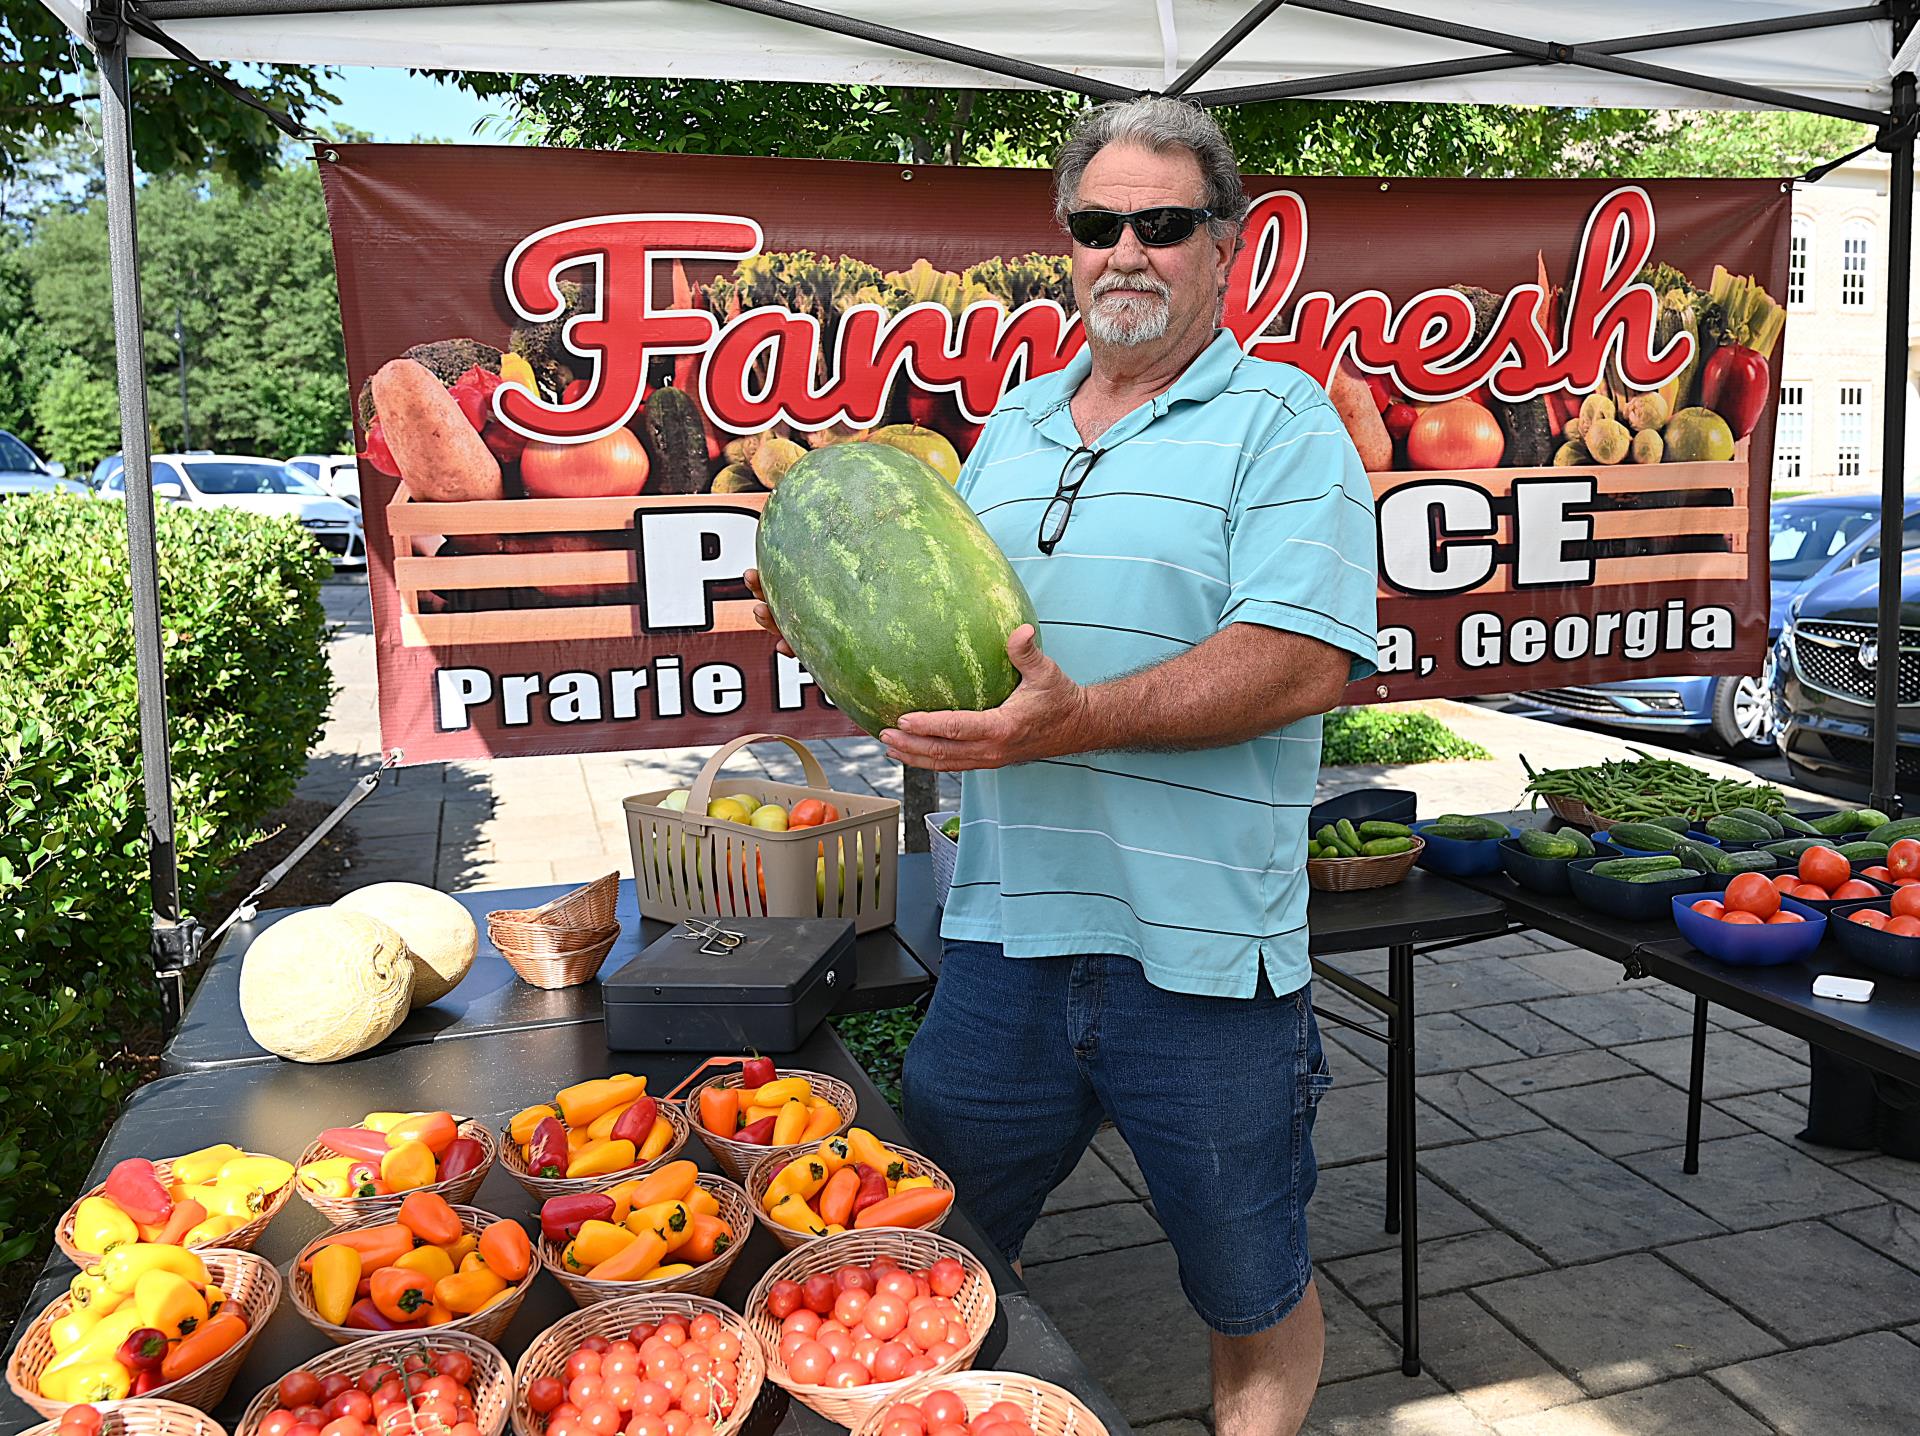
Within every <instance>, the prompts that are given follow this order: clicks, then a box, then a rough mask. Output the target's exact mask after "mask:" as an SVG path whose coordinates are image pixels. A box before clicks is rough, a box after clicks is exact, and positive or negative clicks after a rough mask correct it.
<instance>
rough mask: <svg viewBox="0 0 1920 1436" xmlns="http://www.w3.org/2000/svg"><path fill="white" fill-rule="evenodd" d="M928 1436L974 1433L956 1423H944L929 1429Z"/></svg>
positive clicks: (959, 1435)
mask: <svg viewBox="0 0 1920 1436" xmlns="http://www.w3.org/2000/svg"><path fill="white" fill-rule="evenodd" d="M921 1359H922V1360H924V1359H925V1358H924V1357H923V1358H921ZM929 1364H931V1363H929ZM927 1436H972V1433H970V1432H969V1431H968V1430H967V1428H966V1427H964V1426H962V1425H960V1424H959V1423H958V1422H956V1421H942V1422H941V1423H940V1424H939V1425H938V1426H930V1427H928V1428H927Z"/></svg>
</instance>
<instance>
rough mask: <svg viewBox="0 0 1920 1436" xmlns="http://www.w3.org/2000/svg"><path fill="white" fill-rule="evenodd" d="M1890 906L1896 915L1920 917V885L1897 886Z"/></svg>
mask: <svg viewBox="0 0 1920 1436" xmlns="http://www.w3.org/2000/svg"><path fill="white" fill-rule="evenodd" d="M1889 907H1890V908H1891V910H1892V913H1891V915H1892V916H1894V917H1920V885H1915V886H1912V887H1904V888H1895V889H1894V893H1893V901H1892V903H1891V904H1889Z"/></svg>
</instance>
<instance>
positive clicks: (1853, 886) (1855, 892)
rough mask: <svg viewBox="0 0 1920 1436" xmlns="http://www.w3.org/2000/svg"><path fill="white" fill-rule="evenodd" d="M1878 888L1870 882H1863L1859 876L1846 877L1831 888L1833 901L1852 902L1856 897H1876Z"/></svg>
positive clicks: (1878, 891)
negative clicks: (1838, 884) (1837, 885)
mask: <svg viewBox="0 0 1920 1436" xmlns="http://www.w3.org/2000/svg"><path fill="white" fill-rule="evenodd" d="M1879 896H1880V889H1879V888H1877V887H1875V886H1874V885H1873V884H1872V883H1863V882H1861V881H1860V879H1859V878H1848V879H1847V880H1846V881H1845V882H1843V883H1841V884H1840V886H1839V887H1837V888H1835V889H1834V890H1833V900H1834V901H1835V902H1853V901H1855V900H1857V899H1865V898H1877V897H1879Z"/></svg>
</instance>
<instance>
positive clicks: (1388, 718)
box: [1320, 708, 1493, 768]
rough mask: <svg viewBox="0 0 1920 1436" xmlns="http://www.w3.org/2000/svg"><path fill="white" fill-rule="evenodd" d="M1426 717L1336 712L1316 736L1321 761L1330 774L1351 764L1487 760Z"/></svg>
mask: <svg viewBox="0 0 1920 1436" xmlns="http://www.w3.org/2000/svg"><path fill="white" fill-rule="evenodd" d="M1492 756H1493V754H1491V753H1489V752H1488V751H1487V750H1486V749H1485V748H1482V747H1481V746H1480V745H1479V744H1478V743H1475V742H1472V741H1471V740H1469V739H1466V738H1462V737H1461V736H1460V735H1459V734H1458V733H1456V732H1454V731H1453V729H1451V728H1449V727H1448V726H1447V725H1446V724H1444V723H1442V722H1441V721H1440V720H1439V719H1438V718H1435V717H1434V716H1433V715H1432V714H1430V713H1422V712H1420V711H1419V710H1418V709H1406V708H1398V709H1396V708H1337V709H1335V710H1334V711H1333V712H1331V713H1329V714H1328V715H1327V718H1326V726H1325V729H1324V730H1323V732H1322V735H1321V747H1320V761H1321V762H1322V763H1323V764H1325V765H1326V766H1327V767H1329V768H1339V767H1345V766H1347V765H1349V764H1353V763H1444V762H1448V761H1450V760H1454V759H1468V758H1491V757H1492Z"/></svg>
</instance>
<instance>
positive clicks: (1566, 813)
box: [1542, 793, 1607, 833]
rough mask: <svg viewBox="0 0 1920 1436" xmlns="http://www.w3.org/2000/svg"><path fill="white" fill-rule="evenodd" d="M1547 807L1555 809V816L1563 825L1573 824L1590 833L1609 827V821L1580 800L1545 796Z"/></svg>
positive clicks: (1552, 795) (1550, 795) (1548, 794)
mask: <svg viewBox="0 0 1920 1436" xmlns="http://www.w3.org/2000/svg"><path fill="white" fill-rule="evenodd" d="M1542 796H1544V797H1545V798H1546V800H1547V806H1548V807H1549V808H1551V809H1553V812H1554V816H1555V817H1557V818H1559V819H1560V821H1561V822H1563V823H1571V824H1573V826H1574V827H1576V828H1585V829H1586V830H1587V831H1588V832H1589V833H1591V832H1596V831H1598V830H1599V829H1601V828H1604V827H1606V826H1607V820H1606V819H1605V818H1603V817H1601V816H1600V815H1599V814H1598V813H1596V812H1594V810H1593V809H1592V808H1589V807H1588V806H1587V805H1586V804H1585V803H1583V802H1581V801H1580V800H1579V799H1578V798H1562V797H1557V796H1555V795H1554V794H1551V793H1547V794H1543V795H1542Z"/></svg>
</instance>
